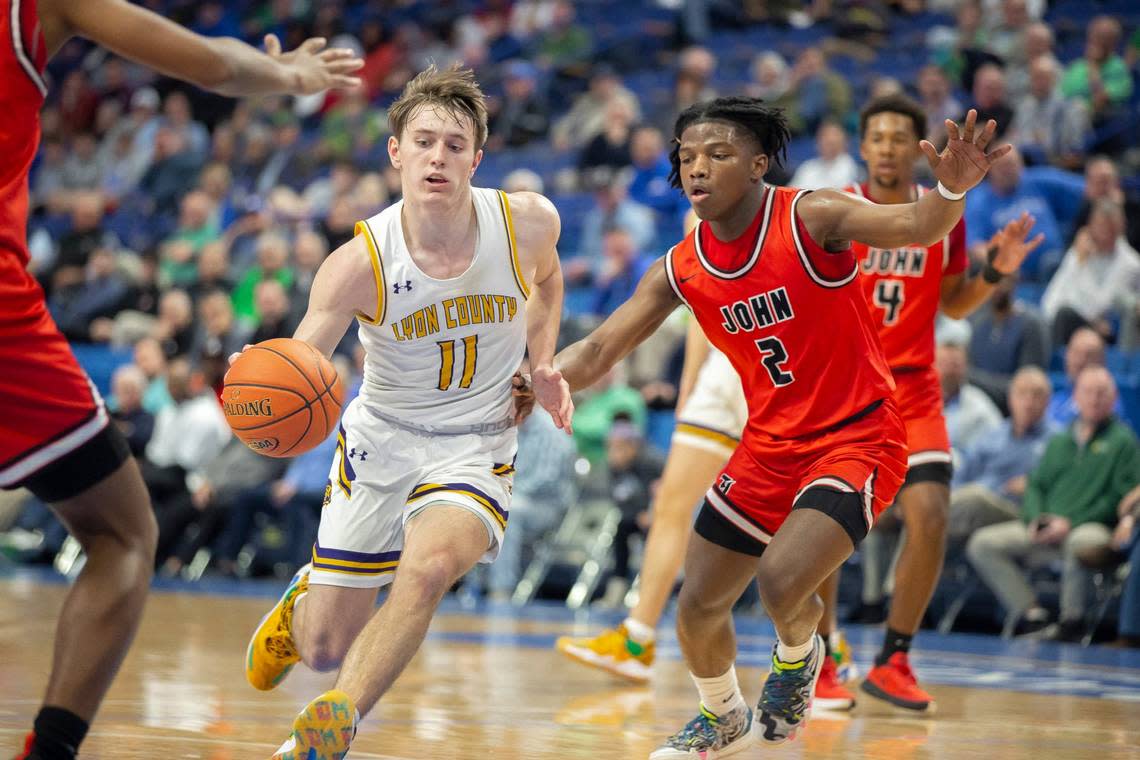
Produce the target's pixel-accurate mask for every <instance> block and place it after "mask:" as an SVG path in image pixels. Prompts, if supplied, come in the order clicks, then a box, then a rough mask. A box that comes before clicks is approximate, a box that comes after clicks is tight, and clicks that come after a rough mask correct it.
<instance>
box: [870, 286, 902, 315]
mask: <svg viewBox="0 0 1140 760" xmlns="http://www.w3.org/2000/svg"><path fill="white" fill-rule="evenodd" d="M874 299H875V305H876V306H878V307H879V308H880V309H882V310H883V312H884V313H883V324H884V325H893V324H894V323H895V322H898V321H899V311H900V310H901V309H902V305H903V301H904V300H905V299H904V298H903V284H902V281H901V280H879V281H878V282H876V283H875V296H874Z"/></svg>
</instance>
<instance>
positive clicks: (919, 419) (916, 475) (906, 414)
mask: <svg viewBox="0 0 1140 760" xmlns="http://www.w3.org/2000/svg"><path fill="white" fill-rule="evenodd" d="M894 378H895V404H897V405H898V408H899V414H900V415H901V416H902V419H903V424H904V425H905V426H906V445H907V451H908V454H909V456H908V457H907V464H908V465H910V468H911V472H910V475H909V476H908V478H907V482H908V483H909V482H917V481H921V480H933V481H938V482H942V481H944V482H945V483H947V484H949V482H950V464H951V458H950V435H949V433H947V432H946V417H945V416H944V415H943V412H942V384H941V383H940V382H939V380H938V372H937V371H935V369H934V368H933V367H923V368H921V369H906V370H895V371H894Z"/></svg>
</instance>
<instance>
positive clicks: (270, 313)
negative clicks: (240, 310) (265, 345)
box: [249, 280, 303, 343]
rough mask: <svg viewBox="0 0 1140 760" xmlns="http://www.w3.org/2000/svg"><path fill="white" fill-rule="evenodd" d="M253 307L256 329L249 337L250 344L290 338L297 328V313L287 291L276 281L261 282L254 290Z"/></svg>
mask: <svg viewBox="0 0 1140 760" xmlns="http://www.w3.org/2000/svg"><path fill="white" fill-rule="evenodd" d="M254 307H255V309H256V311H257V329H256V330H254V331H253V335H251V336H250V337H249V342H250V343H260V342H262V341H263V340H270V339H272V338H289V337H292V335H293V331H294V330H295V329H296V328H297V324H298V321H297V319H296V318H295V316H294V315H295V314H297V313H302V314H303V310H302V311H300V312H297V311H295V310H294V309H293V306H292V304H291V302H290V300H289V291H287V290H286V289H285V286H284V285H282V284H281V283H280V282H279V281H277V280H262V281H261V282H259V283H257V287H256V288H255V289H254Z"/></svg>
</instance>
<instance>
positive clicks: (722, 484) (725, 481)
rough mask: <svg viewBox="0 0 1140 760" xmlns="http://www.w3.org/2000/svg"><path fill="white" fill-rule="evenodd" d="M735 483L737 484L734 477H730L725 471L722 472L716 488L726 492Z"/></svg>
mask: <svg viewBox="0 0 1140 760" xmlns="http://www.w3.org/2000/svg"><path fill="white" fill-rule="evenodd" d="M734 485H736V480H735V479H734V478H731V477H729V476H728V475H727V474H725V473H721V475H720V478H719V479H718V480H717V482H716V490H718V491H720V492H721V493H724V494H726V493H728V492H729V490H730V489H731V488H732V487H733V486H734Z"/></svg>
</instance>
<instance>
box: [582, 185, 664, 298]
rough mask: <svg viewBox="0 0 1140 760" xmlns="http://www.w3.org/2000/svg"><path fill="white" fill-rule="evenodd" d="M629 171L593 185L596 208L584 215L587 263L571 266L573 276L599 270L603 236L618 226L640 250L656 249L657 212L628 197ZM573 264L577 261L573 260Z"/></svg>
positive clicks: (584, 246) (583, 250) (583, 245)
mask: <svg viewBox="0 0 1140 760" xmlns="http://www.w3.org/2000/svg"><path fill="white" fill-rule="evenodd" d="M631 179H632V177H631V175H630V173H629V172H621V173H619V174H618V175H617V176H616V177H614V178H612V179H610V180H609V181H598V184H596V185H594V186H593V191H594V203H595V205H594V208H592V209H590V210H589V211H587V212H586V214H585V216H584V217H583V218H582V235H581V238H580V241H581V243H580V244H581V253H582V256H580V257H579V258H581V259H582V260H583V261H584V262H586V266H585V268H584V269H583V268H582V266H583V265H576V266H571V267H570V271H569V274H568V276H569V278H570V279H571V280H578V281H580V280H581V279H582V278H583V277H584V276H585V275H586V273H587V272H595V271H597V270H598V268H599V267H600V265H601V254H602V238H603V237H604V236H605V233H606V231H607V230H610V229H613V228H615V227H617V228H620V229H623V230H625V231H626V232H628V233H629V234H630V236H631V237H632V238H633V244H634V247H635V248H637V250H639V251H649V250H653V241H654V240H655V239H656V237H657V231H656V227H655V221H654V219H653V212H652V211H651V210H650V209H648V208H646V207H645V206H642V205H641V204H640V203H636V202H634V201H633V200H631V199H630V198H629V197H628V193H629V183H630V180H631ZM569 263H570V264H573V262H569Z"/></svg>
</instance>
